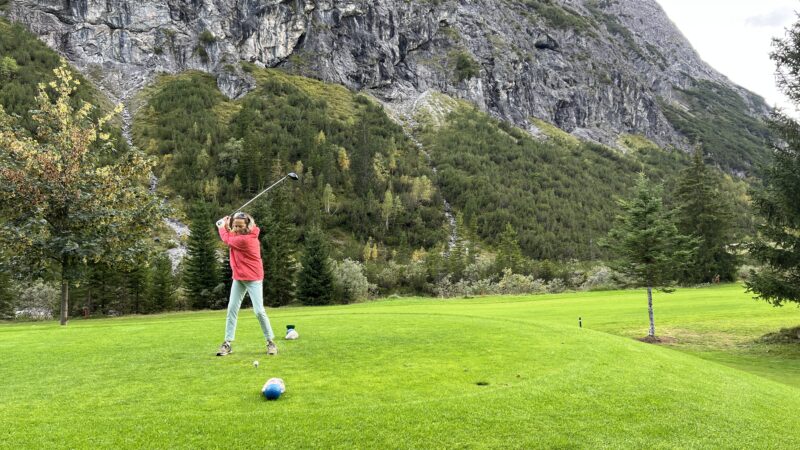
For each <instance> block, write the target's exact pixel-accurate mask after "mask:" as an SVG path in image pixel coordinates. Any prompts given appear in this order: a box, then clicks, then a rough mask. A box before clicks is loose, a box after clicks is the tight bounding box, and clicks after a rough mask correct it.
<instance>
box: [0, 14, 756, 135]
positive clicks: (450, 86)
mask: <svg viewBox="0 0 800 450" xmlns="http://www.w3.org/2000/svg"><path fill="white" fill-rule="evenodd" d="M6 15H7V16H9V17H10V18H11V19H13V20H16V21H20V22H22V23H24V24H26V25H27V26H28V27H29V28H30V29H31V30H32V31H33V32H35V33H36V34H38V35H39V36H41V38H42V39H43V40H44V41H45V42H47V43H48V44H49V45H50V46H51V47H53V48H55V49H57V50H58V51H60V52H61V53H62V54H64V55H65V56H66V57H67V58H68V59H69V60H70V61H71V62H72V63H73V64H75V65H76V66H77V67H79V68H81V69H82V70H83V71H84V72H85V73H86V74H87V76H89V77H90V78H92V79H93V80H95V81H97V82H98V83H99V84H100V85H101V86H104V87H105V89H106V90H107V91H108V92H109V93H110V94H111V95H112V96H115V97H117V98H118V99H120V100H123V101H126V100H128V99H130V98H131V96H132V94H133V93H135V92H136V91H137V90H138V89H140V88H141V87H143V86H144V85H146V84H147V83H148V82H150V81H151V80H152V79H153V78H154V77H155V76H156V75H157V74H158V73H163V72H166V73H175V72H180V71H183V70H187V69H199V70H204V71H209V72H213V73H215V74H217V79H218V84H219V86H220V89H221V90H222V91H223V92H224V93H226V95H228V96H230V97H238V96H241V95H243V94H244V93H246V92H247V91H248V90H249V89H251V88H252V87H253V85H254V83H253V80H251V79H249V77H248V75H247V74H246V73H244V72H243V71H242V70H241V68H240V66H239V64H238V63H239V62H240V61H250V62H253V63H256V64H259V65H264V66H269V67H275V66H280V67H284V68H286V69H287V70H291V71H294V72H297V73H301V74H304V75H309V76H313V77H316V78H319V79H323V80H326V81H331V82H335V83H341V84H343V85H346V86H348V87H350V88H353V89H357V90H364V91H367V92H369V93H371V94H372V95H374V96H376V97H377V98H379V99H381V100H382V101H384V102H385V104H386V105H387V107H389V109H391V110H394V111H395V112H396V113H397V116H398V117H400V118H403V117H410V116H411V115H412V113H413V109H414V107H415V106H418V105H417V103H418V102H417V100H418V99H424V98H426V97H428V96H427V95H426V94H427V93H430V92H431V91H439V92H443V93H445V94H448V95H451V96H454V97H458V98H462V99H466V100H469V101H471V102H473V103H475V104H476V105H478V106H479V107H480V108H481V109H483V110H485V111H488V112H490V113H492V114H493V115H495V116H497V117H500V118H503V119H507V120H511V121H513V122H515V123H517V124H518V125H520V126H523V127H526V128H528V129H530V130H531V131H535V126H534V125H533V124H532V123H531V121H530V118H531V117H537V118H540V119H544V120H546V121H549V122H552V123H555V124H557V125H558V126H559V127H561V128H563V129H565V130H567V131H570V132H571V133H573V134H575V135H577V136H581V137H585V138H590V139H594V140H597V141H600V142H603V143H606V144H610V145H615V144H616V139H617V136H618V135H619V134H621V133H637V134H643V135H645V136H647V137H648V138H650V139H651V140H653V141H655V142H657V143H659V144H661V145H664V146H667V145H674V146H677V147H680V148H688V142H687V141H686V140H685V138H684V137H683V136H681V135H680V134H679V133H677V132H676V131H675V130H674V129H673V128H672V126H671V125H670V123H669V122H668V121H667V120H666V119H665V117H664V115H663V113H662V108H661V105H660V103H659V99H661V100H663V101H665V102H672V103H676V104H679V102H680V96H678V95H676V92H677V91H676V89H677V88H687V87H691V86H692V85H693V84H694V83H695V82H696V81H697V80H711V81H714V82H716V83H720V84H722V85H724V86H727V87H729V88H731V89H733V90H735V91H736V92H738V93H739V94H740V95H741V96H742V98H743V99H744V101H745V103H746V104H747V106H748V108H749V113H750V114H752V115H754V116H759V115H764V114H767V113H768V110H767V107H766V105H765V104H764V102H763V100H761V99H760V98H759V97H757V96H755V95H754V94H752V93H749V92H747V91H745V90H744V89H742V88H740V87H738V86H735V85H733V84H732V83H731V82H730V81H728V80H727V79H726V78H725V77H724V76H722V75H721V74H719V73H717V72H716V71H714V70H713V69H712V68H710V67H709V66H708V65H706V64H705V63H704V62H703V61H702V60H700V58H699V57H698V55H697V54H696V53H695V52H694V50H693V49H692V47H691V45H690V44H689V43H688V42H687V41H686V39H685V38H684V37H683V36H682V35H681V34H680V32H679V31H678V30H677V29H676V28H675V26H674V25H673V24H672V23H671V22H670V21H669V19H668V18H667V16H666V15H665V14H664V12H663V10H662V9H661V8H660V7H659V6H658V4H657V3H656V2H655V0H461V1H454V0H427V1H416V2H409V1H406V0H378V1H364V0H338V1H325V0H293V1H292V0H283V1H280V0H233V1H231V0H227V1H223V0H191V1H190V0H152V1H144V2H133V1H125V0H106V1H96V0H77V1H55V0H50V1H47V0H39V1H34V0H11V2H10V4H9V6H8V9H7V12H6Z"/></svg>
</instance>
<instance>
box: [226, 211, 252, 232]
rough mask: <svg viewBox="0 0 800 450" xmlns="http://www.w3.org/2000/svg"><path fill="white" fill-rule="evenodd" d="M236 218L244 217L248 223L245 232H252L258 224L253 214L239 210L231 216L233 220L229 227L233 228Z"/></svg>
mask: <svg viewBox="0 0 800 450" xmlns="http://www.w3.org/2000/svg"><path fill="white" fill-rule="evenodd" d="M236 219H244V221H245V222H246V223H247V226H246V227H245V231H246V233H245V234H250V232H251V231H253V227H254V226H256V223H255V220H253V216H251V215H250V214H247V213H244V212H237V213H236V214H234V215H232V216H231V222H230V224H229V225H228V228H231V229H233V221H234V220H236Z"/></svg>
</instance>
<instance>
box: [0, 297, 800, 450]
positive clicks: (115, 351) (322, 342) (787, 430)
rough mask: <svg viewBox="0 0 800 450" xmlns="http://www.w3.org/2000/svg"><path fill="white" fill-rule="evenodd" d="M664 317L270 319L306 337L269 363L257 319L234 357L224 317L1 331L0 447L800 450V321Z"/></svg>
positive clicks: (381, 308) (417, 311)
mask: <svg viewBox="0 0 800 450" xmlns="http://www.w3.org/2000/svg"><path fill="white" fill-rule="evenodd" d="M655 308H656V331H657V333H658V334H662V335H666V334H669V335H671V336H673V338H674V344H671V345H669V346H656V345H650V344H645V343H642V342H639V341H637V340H635V339H631V338H630V337H634V336H635V337H641V336H643V335H644V334H645V332H646V328H647V315H646V306H645V299H644V295H643V293H642V292H640V291H624V292H603V293H581V294H562V295H557V296H535V297H493V298H480V299H469V300H465V299H462V300H434V299H408V300H398V301H385V302H375V303H368V304H358V305H350V306H338V307H325V308H284V309H279V310H271V311H270V312H271V318H272V321H273V323H274V324H275V326H276V327H279V328H282V327H283V326H284V325H285V324H295V325H297V328H298V330H300V331H301V335H302V338H301V339H299V340H296V341H281V344H280V345H281V352H280V355H279V356H277V357H275V358H270V359H267V358H265V357H264V354H263V352H264V349H263V343H262V338H261V336H260V335H259V328H258V326H257V325H256V324H255V318H254V317H252V315H251V314H242V315H241V318H240V321H241V322H243V323H240V325H239V333H238V335H237V341H236V352H235V353H234V354H232V355H230V356H228V357H225V358H217V357H215V356H214V350H215V348H216V345H217V344H218V341H219V339H220V335H221V333H222V331H223V327H224V312H223V311H218V312H217V311H215V312H200V313H179V314H168V315H162V316H153V317H126V318H117V319H107V320H92V321H73V322H72V323H71V324H70V325H69V326H68V327H66V328H60V327H58V326H57V325H53V324H44V325H42V324H22V325H7V326H2V327H0V358H2V361H3V363H2V365H0V377H1V378H2V380H4V386H3V390H2V391H0V425H2V426H0V442H1V443H2V444H0V446H2V447H8V448H44V447H70V448H85V447H106V448H108V447H125V448H143V447H144V448H216V447H224V448H281V449H286V448H311V447H313V448H443V447H444V448H454V447H458V448H461V447H466V448H485V447H495V448H554V447H557V448H562V447H566V448H645V447H646V448H767V447H769V448H800V434H798V433H796V430H797V429H798V425H800V418H798V415H797V414H796V412H797V411H798V409H800V389H799V388H798V387H797V383H796V380H797V368H798V363H797V361H798V360H800V358H799V357H798V356H799V355H798V354H797V350H796V349H794V350H791V347H786V346H777V347H772V348H773V349H777V350H776V351H778V350H779V351H778V353H780V354H782V355H783V356H782V357H783V358H785V361H784V362H785V364H783V363H780V361H777V362H776V361H775V360H773V361H770V360H769V358H768V357H767V356H766V355H768V353H766V349H763V352H764V353H763V354H761V353H759V352H761V351H762V349H761V347H759V346H765V345H766V344H758V343H757V338H758V337H759V336H761V335H762V334H764V333H766V332H769V331H773V330H775V329H777V328H780V327H782V326H789V325H795V324H797V323H798V322H800V314H798V310H797V309H794V308H791V309H790V308H784V309H782V310H778V309H774V308H772V307H770V306H768V305H766V304H764V303H760V302H755V301H752V300H750V299H749V296H748V294H745V293H743V292H742V289H741V287H739V286H725V287H721V288H713V289H711V288H709V289H685V290H680V291H678V292H677V293H675V294H672V295H665V294H656V298H655ZM578 316H581V317H583V320H584V328H578V326H577V318H578ZM704 336H705V337H707V339H706V338H704ZM704 340H705V341H707V344H703V341H704ZM704 345H705V347H704ZM791 351H794V352H795V353H794V354H791V353H790V352H791ZM769 354H771V353H769ZM698 355H699V356H701V358H698V357H697V356H698ZM720 355H722V356H724V358H722V357H721V356H720ZM762 356H763V358H761V357H762ZM722 359H727V361H724V362H725V364H720V363H718V362H716V361H718V360H722ZM254 360H260V361H261V364H260V365H259V366H258V367H254V365H253V361H254ZM743 361H744V363H743V364H742V366H743V367H744V368H745V369H747V368H748V367H755V368H756V369H758V368H761V369H765V368H766V369H768V368H770V367H771V369H769V370H766V369H765V370H766V372H768V375H769V377H763V376H760V375H758V374H756V373H754V372H757V370H752V371H746V370H740V369H738V368H736V366H737V364H739V363H742V362H743ZM731 366H733V367H731ZM793 371H794V372H793ZM272 377H279V378H282V379H283V380H284V381H285V383H286V393H285V394H284V395H282V396H281V398H280V399H279V400H278V401H274V402H268V401H266V400H264V399H263V397H262V396H261V393H260V389H261V387H262V385H263V384H264V382H265V381H266V380H267V379H269V378H272ZM792 377H794V380H795V381H791V380H792ZM781 378H783V380H784V382H778V381H775V380H776V379H781ZM793 384H794V385H793Z"/></svg>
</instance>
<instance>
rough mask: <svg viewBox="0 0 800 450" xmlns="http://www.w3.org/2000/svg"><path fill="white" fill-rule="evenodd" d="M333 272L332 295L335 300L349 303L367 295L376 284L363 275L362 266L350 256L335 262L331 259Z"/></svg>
mask: <svg viewBox="0 0 800 450" xmlns="http://www.w3.org/2000/svg"><path fill="white" fill-rule="evenodd" d="M331 272H332V273H333V287H334V297H335V300H336V301H339V302H342V303H350V302H353V301H356V300H362V299H365V298H367V297H368V296H369V292H370V290H375V289H376V286H375V285H374V284H371V283H370V282H369V280H367V277H366V276H365V275H364V266H363V265H362V264H361V263H359V262H358V261H353V260H352V259H350V258H347V259H345V260H344V261H341V262H337V261H334V260H331Z"/></svg>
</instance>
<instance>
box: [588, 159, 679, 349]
mask: <svg viewBox="0 0 800 450" xmlns="http://www.w3.org/2000/svg"><path fill="white" fill-rule="evenodd" d="M619 203H620V206H621V208H622V210H623V214H622V215H620V216H617V222H616V224H615V225H614V227H613V228H612V229H611V231H609V233H608V240H607V241H606V242H605V243H604V245H605V246H607V247H609V248H610V250H611V251H612V253H613V254H614V255H615V257H616V260H614V261H612V263H611V266H612V267H613V268H614V269H616V270H617V271H619V272H621V273H623V274H625V275H627V276H628V277H630V279H631V280H632V282H633V283H634V284H635V285H638V286H644V287H646V288H647V311H648V315H649V317H650V329H649V331H648V333H647V335H648V336H649V337H651V338H655V333H656V329H655V320H654V318H653V288H654V287H655V288H657V287H663V286H668V285H669V284H671V283H672V282H674V281H675V280H676V279H677V276H678V274H679V272H680V269H681V267H682V266H683V265H684V264H685V262H686V261H687V259H689V258H690V257H691V255H692V250H693V249H692V245H693V244H692V242H691V241H690V240H689V239H688V238H686V237H685V236H683V235H681V234H680V233H679V232H678V230H677V228H676V226H675V224H674V223H673V222H672V220H671V218H670V215H669V213H668V212H667V211H666V209H665V208H664V206H663V204H662V200H661V188H660V186H654V185H652V184H651V182H650V181H649V180H648V179H647V178H646V177H645V175H644V174H640V176H639V182H638V183H637V185H636V190H635V193H634V196H633V199H631V200H621V201H620V202H619Z"/></svg>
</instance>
